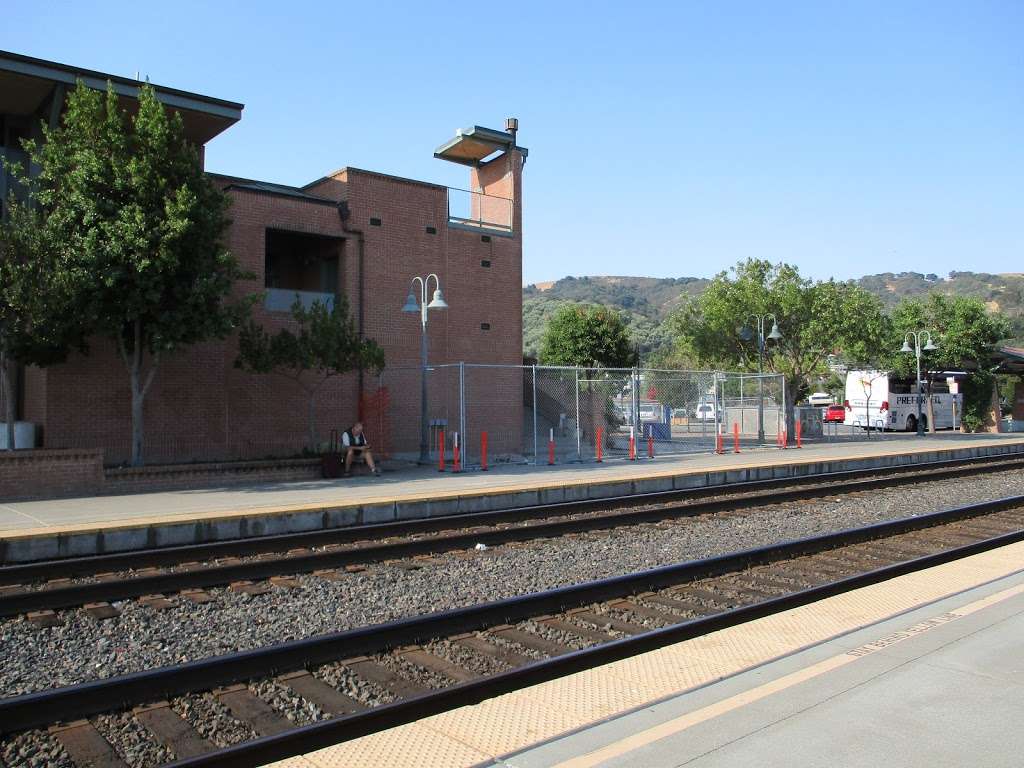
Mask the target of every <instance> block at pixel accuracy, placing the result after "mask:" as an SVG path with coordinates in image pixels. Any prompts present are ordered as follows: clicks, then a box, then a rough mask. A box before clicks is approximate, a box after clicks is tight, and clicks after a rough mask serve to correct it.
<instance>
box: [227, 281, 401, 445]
mask: <svg viewBox="0 0 1024 768" xmlns="http://www.w3.org/2000/svg"><path fill="white" fill-rule="evenodd" d="M292 318H293V319H294V321H295V323H296V325H297V326H298V333H293V332H292V331H291V330H290V329H288V328H282V329H281V330H279V331H278V332H277V333H276V334H274V335H270V334H269V333H267V331H266V330H265V329H264V328H263V326H261V325H259V324H257V323H255V322H253V321H252V320H250V321H249V322H248V323H247V324H246V325H244V326H243V327H242V330H241V333H240V334H239V339H238V342H239V343H238V358H237V359H236V360H235V367H236V368H240V369H242V370H245V371H249V372H250V373H274V374H277V375H279V376H283V377H285V378H287V379H289V380H291V381H294V382H295V383H296V384H297V385H298V386H299V387H301V388H302V390H303V391H304V392H305V393H306V397H307V399H308V405H307V419H308V427H309V448H310V450H313V451H315V450H316V447H317V444H318V440H317V433H316V419H315V416H314V413H315V411H314V409H315V404H316V395H317V393H318V392H319V391H320V388H321V387H322V386H323V385H324V384H325V383H327V381H329V380H330V379H332V378H333V377H335V376H341V375H342V374H345V373H348V372H349V371H354V370H374V371H377V372H380V371H382V370H383V369H384V351H383V350H382V349H381V348H380V347H379V346H378V345H377V343H376V342H375V341H373V340H371V339H362V338H360V336H359V334H358V333H357V332H356V329H355V325H354V324H353V322H352V317H351V315H350V314H349V309H348V302H346V301H345V299H344V298H343V297H339V298H338V299H337V300H336V301H335V302H334V306H333V307H331V308H330V309H328V307H327V306H326V305H325V304H324V303H323V302H321V301H319V300H318V301H314V302H313V303H312V305H311V306H310V308H309V309H306V308H305V307H304V306H303V304H302V302H301V301H300V300H299V299H298V298H296V300H295V303H294V304H292Z"/></svg>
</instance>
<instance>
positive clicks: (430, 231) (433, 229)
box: [427, 227, 437, 235]
mask: <svg viewBox="0 0 1024 768" xmlns="http://www.w3.org/2000/svg"><path fill="white" fill-rule="evenodd" d="M427 234H428V235H436V234H437V227H427Z"/></svg>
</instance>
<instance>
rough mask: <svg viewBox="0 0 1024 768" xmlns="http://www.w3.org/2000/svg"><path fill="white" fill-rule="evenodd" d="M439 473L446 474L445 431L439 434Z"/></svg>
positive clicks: (440, 431)
mask: <svg viewBox="0 0 1024 768" xmlns="http://www.w3.org/2000/svg"><path fill="white" fill-rule="evenodd" d="M437 471H438V472H444V430H443V429H441V430H438V433H437Z"/></svg>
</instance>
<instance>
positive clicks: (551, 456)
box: [548, 429, 555, 467]
mask: <svg viewBox="0 0 1024 768" xmlns="http://www.w3.org/2000/svg"><path fill="white" fill-rule="evenodd" d="M554 463H555V430H554V429H552V430H551V431H550V432H548V466H549V467H550V466H551V465H552V464H554Z"/></svg>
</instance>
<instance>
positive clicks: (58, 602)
mask: <svg viewBox="0 0 1024 768" xmlns="http://www.w3.org/2000/svg"><path fill="white" fill-rule="evenodd" d="M1018 464H1024V458H1022V459H1018V460H1016V461H1010V462H1001V463H999V464H997V465H993V466H992V467H986V469H988V470H989V471H1000V469H1001V468H1006V469H1010V468H1013V467H1015V466H1016V465H1018ZM976 471H977V468H976V467H973V466H971V467H965V466H962V465H961V464H955V465H953V466H946V465H944V466H943V468H941V469H935V470H932V472H931V474H928V475H922V474H921V473H917V474H912V475H900V476H898V477H884V478H874V477H869V478H849V479H846V480H843V481H840V482H833V483H832V484H822V485H813V486H808V487H804V488H797V489H783V490H781V491H775V490H767V491H760V490H751V491H750V492H749V493H747V494H745V495H742V496H738V497H737V496H725V497H721V498H716V499H712V500H709V501H696V502H690V503H682V502H676V503H668V504H665V505H664V506H660V507H656V508H653V509H649V508H645V509H626V510H623V511H621V512H613V513H610V514H605V515H599V516H594V517H588V518H574V519H569V520H558V521H555V522H548V523H543V522H542V523H536V524H533V525H526V526H519V527H510V528H494V529H491V530H485V531H479V530H471V531H468V532H466V533H453V534H448V535H442V536H435V537H430V538H424V539H411V540H405V541H398V542H389V543H386V544H370V545H368V546H360V547H353V548H351V549H344V550H340V551H332V550H328V551H318V552H310V553H308V554H303V555H292V556H284V557H280V558H274V559H267V560H251V561H246V562H241V563H232V564H224V565H212V566H202V567H197V568H191V569H188V570H182V571H174V572H168V573H158V574H152V575H144V576H131V577H127V578H121V579H112V580H106V581H98V582H87V583H81V584H69V585H64V586H60V587H52V588H42V589H36V590H26V591H23V592H12V593H8V594H0V617H9V616H17V615H19V614H24V613H28V612H30V611H40V610H58V609H62V608H70V607H75V606H80V605H85V604H87V603H97V602H112V601H116V600H126V599H130V598H134V597H142V596H145V595H153V594H165V593H171V592H178V591H181V590H183V589H196V588H202V587H212V586H220V585H224V584H230V583H232V582H236V581H245V580H248V581H253V580H260V579H266V578H269V577H271V576H277V575H282V574H292V573H308V572H312V571H314V570H319V569H329V568H341V567H344V566H346V565H355V564H365V563H369V562H380V561H382V560H389V559H403V558H411V557H416V556H418V555H430V554H438V553H442V552H451V551H457V550H463V549H469V548H472V547H473V546H475V545H476V544H485V545H487V546H497V545H501V544H507V543H509V542H516V541H530V540H533V539H538V538H549V537H556V536H563V535H565V534H567V533H579V532H584V531H593V530H602V529H608V528H615V527H619V526H623V525H636V524H641V523H650V522H656V521H659V520H665V519H669V518H680V517H695V516H698V515H705V514H712V513H715V512H720V511H724V510H733V509H737V508H748V507H755V506H765V505H770V504H781V503H788V502H793V501H799V500H805V499H814V498H818V497H820V496H823V495H827V496H831V495H834V494H842V493H856V492H861V491H866V490H876V489H878V488H880V487H893V486H901V485H907V484H914V483H921V482H932V481H934V480H938V479H948V478H950V477H957V476H961V475H963V474H972V473H974V472H976ZM764 482H766V481H754V482H753V483H750V484H738V485H737V486H732V487H734V488H735V487H741V486H743V487H746V488H748V490H749V486H750V485H756V486H760V485H761V484H762V483H764ZM768 482H773V483H776V482H778V481H768ZM668 493H674V492H668ZM664 495H665V494H664V493H658V494H644V495H642V496H639V497H637V496H633V497H617V498H616V499H614V500H612V501H613V502H615V503H618V504H620V505H621V504H630V505H631V506H637V505H641V504H650V503H654V502H653V500H652V499H651V496H664ZM554 506H556V507H557V505H554ZM550 508H551V507H550V506H549V507H533V508H528V509H529V510H530V511H536V510H540V509H550ZM484 514H487V515H494V514H499V515H504V514H507V513H505V512H502V513H484ZM548 514H549V515H554V514H568V513H567V512H566V511H565V510H564V509H563V510H560V511H559V512H557V513H556V512H549V513H548ZM479 519H480V518H479V517H478V516H475V515H474V516H473V520H479ZM446 520H452V518H446ZM411 522H412V523H414V525H412V526H409V527H412V528H413V529H414V530H415V529H416V527H417V525H415V524H419V523H430V522H436V521H411ZM446 524H447V526H448V527H449V528H451V527H452V526H451V524H450V523H446ZM381 529H389V530H381ZM396 530H402V528H396V525H395V524H387V525H373V526H360V527H359V528H358V529H355V528H353V529H346V532H352V533H355V534H356V535H359V536H361V539H360V540H365V539H366V538H367V537H370V536H373V535H377V536H384V535H387V534H388V533H389V532H390V533H391V534H392V535H394V533H395V531H396ZM356 532H358V533H356ZM134 554H135V556H136V557H138V556H142V554H143V553H134ZM124 558H125V556H124V555H115V556H101V557H96V556H93V557H89V558H83V559H82V560H83V561H85V562H87V563H88V564H90V565H92V566H93V567H96V565H97V564H99V565H100V566H101V567H109V566H110V563H111V561H112V560H116V559H124ZM142 564H147V565H148V563H147V562H146V561H145V560H143V561H141V562H136V565H142ZM43 569H45V570H43ZM69 570H70V571H71V572H72V573H73V572H74V568H68V564H67V562H66V561H60V560H58V561H48V562H47V563H45V564H31V565H28V566H10V567H8V568H0V585H2V584H5V583H7V584H12V583H18V582H17V581H16V579H18V578H19V577H20V578H22V579H24V578H25V577H26V576H27V575H30V574H33V573H35V574H40V573H47V574H49V575H51V576H54V575H58V574H59V575H60V576H61V577H62V578H66V577H68V576H69V575H71V574H70V573H69Z"/></svg>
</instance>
